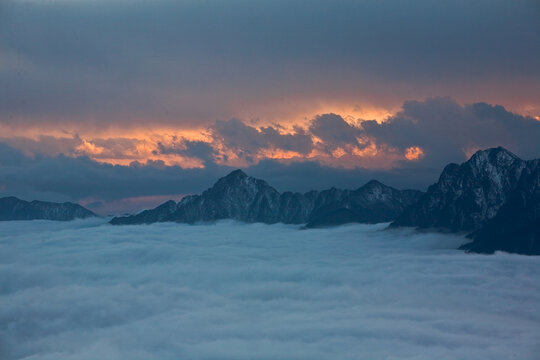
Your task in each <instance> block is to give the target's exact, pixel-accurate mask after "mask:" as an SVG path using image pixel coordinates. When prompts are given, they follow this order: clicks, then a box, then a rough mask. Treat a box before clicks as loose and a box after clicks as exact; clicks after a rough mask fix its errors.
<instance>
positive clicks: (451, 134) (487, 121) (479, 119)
mask: <svg viewBox="0 0 540 360" xmlns="http://www.w3.org/2000/svg"><path fill="white" fill-rule="evenodd" d="M362 127H363V129H364V133H365V134H366V135H367V136H369V137H372V138H374V139H375V140H376V142H377V143H378V144H386V145H390V146H392V147H397V148H398V149H400V150H405V149H406V148H408V147H411V146H420V147H421V148H422V149H423V151H424V153H425V158H424V159H423V160H422V162H424V163H426V164H431V165H437V164H441V163H445V162H449V161H457V160H459V161H463V160H465V159H466V154H467V153H469V152H472V151H475V150H478V149H484V148H489V147H496V146H503V147H505V148H507V149H509V150H511V151H513V152H515V153H516V154H517V155H519V156H521V157H523V158H525V159H531V158H537V157H540V121H537V120H535V119H533V118H531V117H526V116H521V115H519V114H515V113H512V112H509V111H507V110H506V109H505V108H504V107H502V106H500V105H495V106H493V105H490V104H486V103H475V104H470V105H465V106H462V105H459V104H457V103H456V102H455V101H454V100H452V99H449V98H431V99H427V100H425V101H407V102H405V103H404V104H403V107H402V110H401V111H400V112H398V113H397V114H396V115H394V116H392V117H390V118H389V119H388V120H387V121H386V122H384V123H382V124H379V123H377V122H375V121H364V122H362Z"/></svg>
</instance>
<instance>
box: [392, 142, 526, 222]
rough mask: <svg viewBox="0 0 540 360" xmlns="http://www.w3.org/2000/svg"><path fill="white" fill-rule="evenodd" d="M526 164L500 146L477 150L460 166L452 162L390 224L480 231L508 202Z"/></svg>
mask: <svg viewBox="0 0 540 360" xmlns="http://www.w3.org/2000/svg"><path fill="white" fill-rule="evenodd" d="M526 164H527V162H526V161H523V160H521V159H519V158H518V157H517V156H515V155H514V154H512V153H511V152H509V151H507V150H505V149H503V148H501V147H499V148H493V149H488V150H482V151H478V152H476V153H475V154H474V155H473V156H472V157H471V158H470V159H469V160H468V161H466V162H465V163H463V164H461V165H457V164H449V165H447V166H446V167H445V168H444V170H443V172H442V174H441V176H440V178H439V181H438V182H437V183H435V184H434V185H431V186H430V187H429V189H428V191H427V192H426V194H424V195H423V196H422V197H421V198H420V200H419V201H418V203H417V204H416V205H414V206H412V207H410V208H409V209H407V210H406V211H405V212H404V213H403V214H402V215H401V216H399V217H398V218H397V219H396V220H395V221H394V222H393V223H392V225H391V226H394V227H395V226H415V227H419V228H443V229H447V230H450V231H473V230H478V229H480V228H481V227H482V226H483V225H484V224H485V223H486V222H487V221H488V220H490V219H492V218H493V217H494V216H495V215H496V214H497V211H498V210H499V208H500V207H501V206H502V205H503V204H504V203H505V202H506V200H507V197H508V195H509V194H510V192H511V191H513V189H514V188H515V186H516V185H517V183H518V180H519V178H520V176H521V173H522V171H523V169H525V167H526Z"/></svg>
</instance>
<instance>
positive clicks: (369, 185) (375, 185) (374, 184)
mask: <svg viewBox="0 0 540 360" xmlns="http://www.w3.org/2000/svg"><path fill="white" fill-rule="evenodd" d="M362 187H363V188H366V189H372V188H383V187H387V186H386V185H384V184H383V183H382V182H380V181H378V180H375V179H372V180H369V181H368V182H367V183H365V184H364V186H362Z"/></svg>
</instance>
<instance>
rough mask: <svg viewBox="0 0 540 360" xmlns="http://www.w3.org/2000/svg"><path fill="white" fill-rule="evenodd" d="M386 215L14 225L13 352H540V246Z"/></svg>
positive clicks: (264, 355) (8, 239) (6, 306)
mask: <svg viewBox="0 0 540 360" xmlns="http://www.w3.org/2000/svg"><path fill="white" fill-rule="evenodd" d="M386 226H387V224H377V225H365V224H354V225H346V226H340V227H335V228H332V229H312V230H299V229H298V226H290V225H283V224H276V225H265V224H241V223H235V222H232V221H222V222H218V223H217V224H214V225H206V226H192V225H186V224H176V223H159V224H151V225H140V226H123V227H119V226H112V225H110V224H107V223H106V220H105V219H95V218H94V219H87V220H75V221H70V222H51V221H24V222H23V221H11V222H6V223H5V224H2V232H1V233H0V247H1V248H2V251H1V252H0V269H1V273H2V282H1V283H0V324H1V325H2V326H0V338H1V339H2V346H1V347H0V358H2V359H3V360H14V359H23V358H24V359H40V360H94V359H96V358H98V359H134V360H149V359H150V360H151V359H158V360H161V359H206V360H214V359H219V360H225V359H234V360H276V359H296V360H303V359H306V360H321V359H337V360H353V359H354V360H359V359H360V360H371V359H393V360H412V359H414V360H432V359H441V360H471V359H490V360H508V359H520V360H535V359H538V350H539V347H540V342H539V337H540V331H539V330H540V286H539V283H538V273H539V271H540V258H539V257H538V256H520V255H516V254H507V253H501V252H498V253H496V254H494V255H490V256H486V255H481V254H468V253H465V252H463V251H461V250H456V248H457V247H458V246H459V244H461V243H463V242H466V241H468V240H467V239H465V238H464V237H462V236H458V235H452V234H439V233H421V232H416V231H414V230H413V229H395V230H387V231H382V230H383V229H384V228H385V227H386ZM29 264H32V265H31V266H29Z"/></svg>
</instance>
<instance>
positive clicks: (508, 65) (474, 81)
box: [0, 0, 540, 125]
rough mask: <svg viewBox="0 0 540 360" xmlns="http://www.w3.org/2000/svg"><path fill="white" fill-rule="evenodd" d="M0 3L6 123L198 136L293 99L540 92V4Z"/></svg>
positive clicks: (526, 0) (0, 100)
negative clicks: (167, 130)
mask: <svg viewBox="0 0 540 360" xmlns="http://www.w3.org/2000/svg"><path fill="white" fill-rule="evenodd" d="M0 6H1V7H0V57H1V59H2V60H1V61H0V121H1V122H3V123H10V124H16V125H19V124H20V123H19V122H20V120H19V119H20V117H21V116H24V117H25V118H27V120H26V121H31V122H39V121H49V122H51V121H54V120H51V119H53V118H62V120H64V121H80V122H82V121H83V120H84V121H91V122H93V123H99V124H102V125H104V124H108V123H109V122H110V120H111V119H115V121H116V122H121V121H125V122H131V123H132V122H134V121H140V120H137V119H145V118H148V117H152V118H154V119H157V120H160V121H164V122H177V123H180V124H184V125H199V124H200V122H201V121H206V122H207V124H208V123H210V122H211V121H213V120H215V119H217V118H221V119H223V118H229V117H233V116H235V115H236V112H237V111H238V109H239V108H241V107H242V104H245V103H248V104H251V103H258V102H261V101H269V102H272V101H279V100H280V99H281V100H282V99H284V98H285V99H292V100H293V105H291V106H294V99H295V98H297V97H305V98H310V97H313V96H319V97H320V96H322V97H324V98H333V99H343V98H344V97H347V98H348V99H350V98H351V97H354V96H357V95H360V94H361V95H362V96H367V97H372V98H373V99H375V98H384V97H386V96H390V97H397V98H399V99H402V98H404V97H409V98H411V97H412V98H420V97H424V96H426V95H428V96H429V95H434V93H435V94H440V95H452V96H462V95H463V94H465V95H464V96H469V97H471V96H474V97H477V96H478V94H479V93H480V92H481V90H482V89H484V90H485V89H489V94H487V93H486V94H485V96H486V97H493V96H495V97H498V99H501V98H504V97H505V96H508V97H509V98H510V97H514V98H522V99H529V100H531V99H533V100H534V99H535V98H537V95H538V82H539V77H540V69H539V67H538V66H537V65H538V64H537V59H538V58H539V57H540V45H539V44H540V42H539V41H538V39H539V27H538V23H539V21H538V18H539V12H538V6H537V4H536V2H535V1H534V0H522V1H506V0H495V1H491V0H490V1H487V0H480V1H474V2H471V1H463V0H461V1H452V2H444V1H431V0H429V1H427V0H423V1H415V2H403V1H384V2H381V1H375V0H372V1H362V2H358V1H339V2H328V1H320V0H319V1H311V2H304V1H281V0H278V1H257V2H252V1H243V0H234V1H228V2H221V1H205V2H196V1H182V2H173V1H158V2H144V1H135V2H126V1H110V2H105V1H98V2H94V1H92V2H91V1H73V2H70V1H58V2H41V1H35V2H33V1H24V2H18V1H7V2H2V5H0ZM464 83H466V86H464V85H463V84H464ZM404 84H406V85H404ZM533 90H534V91H536V94H535V93H533V92H532V91H533ZM463 100H465V101H468V100H467V99H463ZM488 100H489V98H488ZM509 101H510V100H509ZM536 106H537V105H536ZM89 119H90V120H89Z"/></svg>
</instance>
